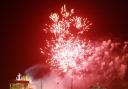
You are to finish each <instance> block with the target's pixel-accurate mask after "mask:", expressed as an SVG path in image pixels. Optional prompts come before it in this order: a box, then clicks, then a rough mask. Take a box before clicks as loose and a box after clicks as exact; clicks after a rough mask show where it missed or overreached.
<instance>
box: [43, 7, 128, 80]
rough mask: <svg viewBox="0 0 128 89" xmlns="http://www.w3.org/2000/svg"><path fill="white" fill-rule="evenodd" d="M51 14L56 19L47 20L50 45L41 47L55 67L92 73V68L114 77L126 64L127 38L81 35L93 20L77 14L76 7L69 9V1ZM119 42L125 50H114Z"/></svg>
mask: <svg viewBox="0 0 128 89" xmlns="http://www.w3.org/2000/svg"><path fill="white" fill-rule="evenodd" d="M49 18H50V20H51V21H52V23H51V24H47V25H46V29H44V31H45V32H46V33H50V34H51V37H50V40H49V39H48V40H46V43H47V45H46V47H45V49H42V48H41V53H43V54H44V55H47V57H48V58H47V61H46V62H47V63H48V64H49V65H50V66H51V69H52V70H55V71H57V72H59V73H68V74H70V75H79V76H83V75H84V74H86V76H87V75H88V76H90V75H89V74H88V73H90V74H92V73H91V72H93V74H92V75H97V76H98V75H99V73H101V72H102V75H101V74H100V75H101V76H102V77H104V78H105V79H106V78H111V77H112V75H113V73H114V72H113V71H115V70H116V71H120V67H122V66H123V67H126V65H124V64H123V62H124V61H125V60H126V58H128V53H127V52H126V50H127V48H128V46H127V42H125V45H124V44H123V45H124V46H123V45H122V44H120V43H113V42H112V41H111V40H108V41H103V42H91V41H88V40H86V38H84V39H83V38H81V35H83V33H84V32H86V31H88V30H89V29H90V27H91V25H92V23H91V22H89V20H88V19H87V18H82V17H79V16H75V15H74V9H71V10H70V11H67V10H66V6H65V5H64V6H63V7H62V8H61V13H60V14H58V13H52V14H51V15H50V16H49ZM119 45H120V46H122V47H121V50H125V51H122V52H125V53H120V52H117V53H116V52H115V51H114V50H116V49H117V47H119ZM119 59H120V60H119ZM103 70H106V71H103ZM92 75H91V76H92ZM99 78H101V77H99ZM94 79H95V78H94ZM96 80H97V79H96ZM92 81H93V80H92Z"/></svg>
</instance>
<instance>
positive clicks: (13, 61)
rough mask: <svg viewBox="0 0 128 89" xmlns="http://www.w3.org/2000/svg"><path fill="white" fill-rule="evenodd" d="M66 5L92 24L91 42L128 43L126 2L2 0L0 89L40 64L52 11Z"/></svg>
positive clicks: (120, 0) (127, 7)
mask: <svg viewBox="0 0 128 89" xmlns="http://www.w3.org/2000/svg"><path fill="white" fill-rule="evenodd" d="M63 4H66V5H67V7H68V8H69V9H71V8H74V9H75V12H76V13H77V14H78V15H79V16H82V17H88V18H89V19H90V20H91V22H92V23H93V27H92V31H90V32H88V35H87V36H88V37H89V38H90V39H95V40H99V39H101V38H102V39H106V38H107V39H110V38H112V39H114V40H119V41H124V40H128V13H127V12H128V3H127V0H24V1H23V0H3V1H0V7H1V10H2V11H1V20H0V21H1V26H2V28H1V29H0V36H1V62H0V63H1V65H0V69H2V70H1V72H0V77H1V78H2V79H0V80H1V83H0V87H1V86H2V88H0V89H8V81H9V80H12V79H14V78H15V76H16V75H17V73H19V72H21V73H24V71H25V70H26V69H27V68H29V67H31V66H33V65H35V64H39V63H44V61H45V60H44V58H43V57H42V56H41V54H40V47H41V44H42V43H43V42H45V41H43V40H42V39H45V38H46V35H45V34H44V32H42V31H41V29H43V25H44V24H45V23H47V22H48V20H49V15H50V13H51V12H58V11H60V7H61V6H62V5H63Z"/></svg>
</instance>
